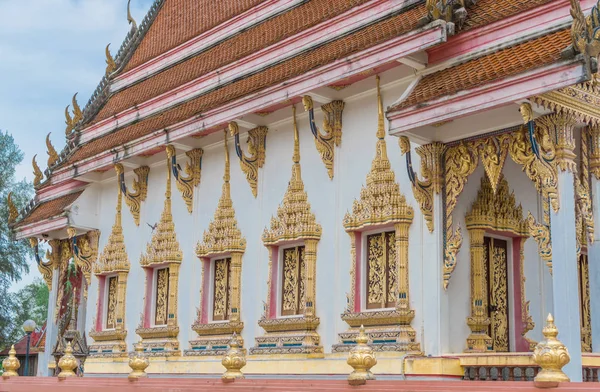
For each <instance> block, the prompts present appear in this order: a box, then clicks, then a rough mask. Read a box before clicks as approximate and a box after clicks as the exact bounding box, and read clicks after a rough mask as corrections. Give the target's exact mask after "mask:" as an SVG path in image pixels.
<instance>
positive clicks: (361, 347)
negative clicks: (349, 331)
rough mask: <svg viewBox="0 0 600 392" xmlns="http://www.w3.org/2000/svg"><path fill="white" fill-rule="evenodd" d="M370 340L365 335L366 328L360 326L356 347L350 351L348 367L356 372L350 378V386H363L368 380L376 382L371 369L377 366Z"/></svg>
mask: <svg viewBox="0 0 600 392" xmlns="http://www.w3.org/2000/svg"><path fill="white" fill-rule="evenodd" d="M368 341H369V338H368V336H367V334H365V327H364V326H362V325H361V326H360V333H359V335H358V337H357V338H356V346H354V347H353V348H352V350H350V355H349V356H348V365H350V366H352V368H353V369H354V371H353V372H352V373H350V375H349V376H348V383H349V384H350V385H363V384H365V383H366V382H367V380H375V376H373V373H371V368H372V367H373V366H375V365H376V364H377V359H376V358H375V353H374V352H373V349H372V348H371V347H370V346H369V345H368V344H367V343H368Z"/></svg>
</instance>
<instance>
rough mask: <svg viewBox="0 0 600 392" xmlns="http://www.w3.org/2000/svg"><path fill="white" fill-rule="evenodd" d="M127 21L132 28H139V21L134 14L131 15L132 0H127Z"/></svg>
mask: <svg viewBox="0 0 600 392" xmlns="http://www.w3.org/2000/svg"><path fill="white" fill-rule="evenodd" d="M127 22H128V23H129V24H130V25H131V30H134V31H135V30H137V23H136V22H135V19H133V16H131V0H129V1H128V2H127Z"/></svg>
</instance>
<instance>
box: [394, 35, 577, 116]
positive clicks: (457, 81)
mask: <svg viewBox="0 0 600 392" xmlns="http://www.w3.org/2000/svg"><path fill="white" fill-rule="evenodd" d="M569 44H571V36H570V30H562V31H558V32H555V33H552V34H549V35H546V36H543V37H540V38H537V39H534V40H531V41H528V42H525V43H523V44H520V45H516V46H513V47H511V48H507V49H504V50H500V51H498V52H496V53H493V54H490V55H487V56H483V57H480V58H478V59H474V60H471V61H468V62H466V63H463V64H460V65H456V66H454V67H451V68H447V69H444V70H442V71H439V72H436V73H433V74H430V75H427V76H425V77H424V78H423V79H422V80H421V81H420V82H419V84H418V85H417V86H416V87H415V89H414V90H413V91H412V92H411V93H410V95H409V96H408V97H407V98H406V99H405V100H404V101H403V102H401V103H399V104H398V105H396V106H392V107H390V108H389V109H388V112H392V111H396V110H400V109H404V108H407V107H411V106H415V105H420V104H424V103H426V102H429V101H432V100H434V99H437V98H441V97H444V96H448V95H452V94H456V93H458V92H460V91H463V90H469V89H472V88H475V87H477V86H480V85H483V84H486V83H490V82H492V81H495V80H499V79H502V78H505V77H508V76H512V75H517V74H519V73H522V72H525V71H527V70H530V69H533V68H537V67H542V66H544V65H548V64H551V63H554V62H556V61H558V60H560V58H561V57H560V53H561V51H562V50H563V49H565V48H566V47H567V46H568V45H569Z"/></svg>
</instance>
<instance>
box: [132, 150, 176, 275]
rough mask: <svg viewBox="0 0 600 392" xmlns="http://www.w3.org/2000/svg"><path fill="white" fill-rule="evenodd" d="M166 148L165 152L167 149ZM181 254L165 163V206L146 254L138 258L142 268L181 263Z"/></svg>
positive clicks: (169, 168) (169, 178)
mask: <svg viewBox="0 0 600 392" xmlns="http://www.w3.org/2000/svg"><path fill="white" fill-rule="evenodd" d="M169 147H171V146H168V147H167V151H168V149H169ZM182 260H183V253H182V252H181V248H180V247H179V242H178V241H177V236H176V234H175V223H174V222H173V215H172V213H171V167H170V164H169V162H168V161H167V189H166V191H165V206H164V209H163V212H162V214H161V216H160V221H159V222H158V225H157V227H156V229H155V233H154V235H153V236H152V240H151V241H150V243H148V246H147V248H146V254H144V255H142V257H141V258H140V264H141V266H142V267H148V266H151V265H155V264H162V263H181V261H182Z"/></svg>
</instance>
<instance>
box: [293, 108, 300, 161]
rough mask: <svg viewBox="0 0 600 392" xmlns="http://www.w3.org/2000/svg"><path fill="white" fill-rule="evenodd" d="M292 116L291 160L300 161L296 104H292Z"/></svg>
mask: <svg viewBox="0 0 600 392" xmlns="http://www.w3.org/2000/svg"><path fill="white" fill-rule="evenodd" d="M292 117H293V122H294V156H293V157H292V161H293V162H294V163H300V135H299V134H298V123H297V122H296V106H295V105H293V106H292Z"/></svg>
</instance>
